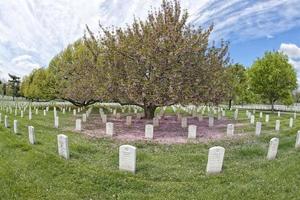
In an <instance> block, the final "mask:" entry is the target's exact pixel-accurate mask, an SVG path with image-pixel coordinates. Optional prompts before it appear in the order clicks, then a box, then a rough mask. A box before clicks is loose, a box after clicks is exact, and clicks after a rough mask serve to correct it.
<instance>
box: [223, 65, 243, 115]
mask: <svg viewBox="0 0 300 200" xmlns="http://www.w3.org/2000/svg"><path fill="white" fill-rule="evenodd" d="M226 77H227V80H228V82H227V83H228V84H227V91H228V93H227V95H228V107H229V109H230V108H231V105H232V101H234V102H235V103H237V102H239V101H240V100H241V98H243V91H244V90H246V89H247V76H246V69H245V67H244V66H243V65H241V64H238V63H237V64H234V65H230V66H229V67H227V68H226Z"/></svg>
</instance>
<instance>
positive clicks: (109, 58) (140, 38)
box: [87, 1, 228, 118]
mask: <svg viewBox="0 0 300 200" xmlns="http://www.w3.org/2000/svg"><path fill="white" fill-rule="evenodd" d="M187 19H188V13H187V12H186V11H184V12H182V9H181V7H180V4H179V2H178V1H173V2H171V1H163V3H162V6H161V8H160V9H158V10H151V11H150V12H149V14H148V17H147V19H146V20H144V21H142V20H138V19H135V20H134V22H133V24H132V25H128V26H127V27H126V28H115V29H108V28H104V27H103V26H101V25H100V31H102V33H103V36H100V37H99V38H98V39H96V38H95V37H94V34H93V33H92V32H91V31H90V30H89V29H88V31H89V33H90V34H89V36H90V37H89V38H91V40H90V41H88V42H87V44H88V46H89V49H90V51H91V52H92V55H93V56H94V57H95V59H94V60H97V57H99V56H100V57H103V60H104V66H106V70H107V72H108V75H107V77H108V82H109V87H108V88H107V89H108V90H109V92H110V98H111V99H112V100H113V101H116V102H119V103H121V104H133V105H137V106H140V107H142V108H144V110H145V115H146V117H147V118H152V117H153V115H154V111H155V109H156V108H157V107H159V106H168V105H173V104H178V103H181V104H188V103H197V104H199V103H201V102H202V103H203V102H205V103H214V104H218V103H220V102H221V101H222V100H223V98H224V96H225V93H224V87H225V85H224V81H222V78H224V77H223V76H224V73H223V72H224V70H225V66H226V64H227V61H228V55H227V50H228V48H227V43H226V42H222V41H221V45H220V46H219V47H216V46H215V45H214V44H212V45H209V35H210V33H211V31H212V30H213V27H212V26H211V27H209V28H208V29H207V30H204V29H202V28H201V27H199V28H195V27H192V26H190V25H188V24H187ZM95 44H96V45H95Z"/></svg>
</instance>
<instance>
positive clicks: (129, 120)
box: [126, 116, 132, 126]
mask: <svg viewBox="0 0 300 200" xmlns="http://www.w3.org/2000/svg"><path fill="white" fill-rule="evenodd" d="M131 121H132V117H131V116H127V117H126V125H127V126H131Z"/></svg>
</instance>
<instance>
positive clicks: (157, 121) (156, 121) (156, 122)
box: [153, 117, 159, 127]
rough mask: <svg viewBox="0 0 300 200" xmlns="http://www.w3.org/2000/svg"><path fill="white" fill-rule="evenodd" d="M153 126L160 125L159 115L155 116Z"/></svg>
mask: <svg viewBox="0 0 300 200" xmlns="http://www.w3.org/2000/svg"><path fill="white" fill-rule="evenodd" d="M153 126H154V127H159V119H158V118H157V117H154V118H153Z"/></svg>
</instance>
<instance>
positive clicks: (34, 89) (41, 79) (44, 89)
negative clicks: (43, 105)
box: [21, 68, 55, 100]
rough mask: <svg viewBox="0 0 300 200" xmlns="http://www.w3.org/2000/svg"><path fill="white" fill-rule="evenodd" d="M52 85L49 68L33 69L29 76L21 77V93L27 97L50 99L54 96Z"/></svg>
mask: <svg viewBox="0 0 300 200" xmlns="http://www.w3.org/2000/svg"><path fill="white" fill-rule="evenodd" d="M53 87H54V85H53V83H52V82H51V77H50V73H49V70H47V69H44V68H40V69H35V70H33V71H32V72H31V74H30V75H29V76H25V77H24V78H23V80H22V83H21V94H22V95H23V96H25V97H26V98H29V99H36V100H51V99H54V98H55V93H54V92H53Z"/></svg>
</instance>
